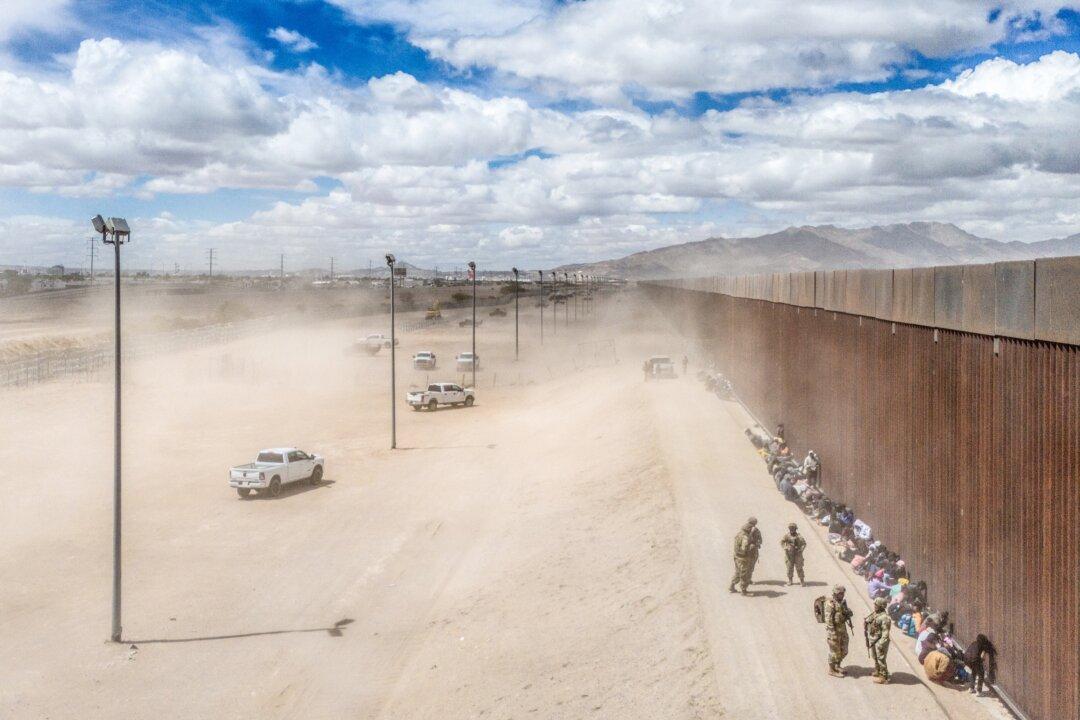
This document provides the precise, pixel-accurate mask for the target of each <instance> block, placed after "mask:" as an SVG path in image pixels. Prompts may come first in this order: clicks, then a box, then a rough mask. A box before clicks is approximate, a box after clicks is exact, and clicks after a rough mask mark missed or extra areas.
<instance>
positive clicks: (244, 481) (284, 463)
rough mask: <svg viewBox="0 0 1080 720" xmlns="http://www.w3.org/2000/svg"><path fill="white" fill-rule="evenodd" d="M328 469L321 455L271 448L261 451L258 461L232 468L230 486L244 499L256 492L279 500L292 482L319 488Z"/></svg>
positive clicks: (291, 449) (230, 470)
mask: <svg viewBox="0 0 1080 720" xmlns="http://www.w3.org/2000/svg"><path fill="white" fill-rule="evenodd" d="M325 466H326V461H325V460H324V459H323V457H322V456H321V455H309V454H307V453H306V452H304V451H303V450H297V449H296V448H269V449H267V450H260V451H259V456H258V457H257V458H255V462H253V463H248V464H247V465H237V466H236V467H234V468H230V469H229V486H230V487H234V488H236V492H237V494H238V495H239V496H240V497H242V498H246V497H247V496H248V495H250V494H251V491H252V490H255V491H257V492H260V493H261V492H266V493H268V494H269V495H270V496H271V497H277V496H278V495H280V494H281V487H282V486H283V485H286V484H288V483H294V482H301V481H304V480H306V481H308V482H309V483H311V484H312V485H318V484H319V483H320V482H321V481H322V477H323V469H324V468H325Z"/></svg>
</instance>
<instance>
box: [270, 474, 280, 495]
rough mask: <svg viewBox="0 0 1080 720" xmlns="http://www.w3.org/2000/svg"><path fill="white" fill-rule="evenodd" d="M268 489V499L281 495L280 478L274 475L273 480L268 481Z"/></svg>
mask: <svg viewBox="0 0 1080 720" xmlns="http://www.w3.org/2000/svg"><path fill="white" fill-rule="evenodd" d="M268 489H269V491H270V497H278V496H279V495H281V478H279V477H278V476H277V475H275V476H274V478H273V480H271V481H270V487H269V488H268Z"/></svg>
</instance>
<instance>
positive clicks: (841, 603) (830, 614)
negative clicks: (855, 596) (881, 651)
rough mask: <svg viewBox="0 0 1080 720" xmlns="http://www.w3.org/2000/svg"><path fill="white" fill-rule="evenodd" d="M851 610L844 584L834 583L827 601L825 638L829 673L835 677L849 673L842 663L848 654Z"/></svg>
mask: <svg viewBox="0 0 1080 720" xmlns="http://www.w3.org/2000/svg"><path fill="white" fill-rule="evenodd" d="M850 623H851V610H849V609H848V606H847V601H845V600H844V587H843V585H834V586H833V591H832V597H831V598H829V599H828V600H826V601H825V640H826V642H827V643H828V644H829V674H830V675H832V676H833V677H845V676H846V675H847V673H846V672H844V669H843V668H842V667H840V663H842V662H843V661H844V658H846V657H847V654H848V628H847V626H848V625H849V624H850Z"/></svg>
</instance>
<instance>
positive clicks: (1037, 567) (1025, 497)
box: [647, 271, 1080, 720]
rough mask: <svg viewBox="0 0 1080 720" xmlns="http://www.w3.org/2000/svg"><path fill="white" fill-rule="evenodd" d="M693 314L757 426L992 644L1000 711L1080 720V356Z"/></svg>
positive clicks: (724, 301) (779, 307) (900, 330)
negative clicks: (812, 469) (809, 467)
mask: <svg viewBox="0 0 1080 720" xmlns="http://www.w3.org/2000/svg"><path fill="white" fill-rule="evenodd" d="M898 272H899V271H898ZM916 274H917V273H913V281H912V286H913V296H915V295H919V293H920V292H921V293H922V294H923V297H924V298H925V296H926V288H925V287H924V288H923V289H922V290H919V289H918V286H919V283H920V282H923V283H924V285H925V278H922V279H920V278H918V277H914V276H915V275H916ZM819 277H820V276H819ZM826 277H828V275H826ZM826 282H828V281H826ZM901 282H903V281H901ZM931 287H932V286H931ZM647 292H649V294H650V295H651V296H653V297H654V298H655V299H656V300H657V301H658V302H660V303H661V304H665V303H668V304H671V305H670V307H671V309H672V310H674V309H675V308H678V307H680V306H681V305H679V303H680V302H681V301H680V300H679V298H678V297H677V295H678V291H673V292H674V295H666V294H664V293H659V292H658V290H657V289H656V288H654V287H652V288H647ZM1054 292H1055V293H1065V294H1066V295H1065V299H1064V300H1061V302H1062V303H1063V306H1064V303H1066V302H1067V300H1068V297H1067V290H1066V289H1062V288H1057V289H1054ZM932 296H933V295H932V291H931V294H930V297H932ZM1058 297H1059V295H1055V296H1054V298H1053V301H1057V300H1058ZM919 302H920V301H919V300H915V301H914V302H913V305H914V306H915V307H918V306H919ZM1048 302H1049V301H1048ZM696 307H697V310H696V312H700V313H702V314H703V316H704V317H703V318H701V319H697V320H695V322H694V323H693V325H694V326H697V327H699V328H703V329H706V328H707V329H708V330H707V335H705V336H703V338H702V342H703V345H704V347H705V348H706V350H707V351H708V352H709V353H710V354H711V355H712V358H713V359H714V360H715V361H716V362H717V364H718V365H719V367H720V368H721V369H722V370H723V372H724V373H725V374H726V375H727V376H728V377H729V378H730V379H731V380H732V382H733V383H734V385H735V388H736V390H737V392H738V393H739V395H740V397H741V398H742V399H743V400H744V402H746V404H747V405H748V406H749V407H750V408H751V409H752V410H753V411H754V413H755V415H756V416H757V417H758V418H760V419H761V421H762V422H765V423H768V424H769V425H770V426H775V424H777V423H780V422H783V423H784V424H785V427H786V439H787V440H788V442H789V443H791V445H792V448H793V450H794V451H795V452H796V454H797V455H802V454H804V453H805V452H806V451H808V450H810V449H814V450H816V451H817V452H818V453H819V455H820V456H821V459H822V466H823V468H822V481H823V485H824V488H825V490H826V491H827V492H828V493H829V495H830V496H832V497H833V498H835V499H837V500H840V501H842V502H846V503H848V504H850V505H851V506H852V507H853V508H854V509H855V511H856V513H857V514H858V515H859V516H860V517H861V518H862V519H864V520H865V521H866V522H867V523H868V524H869V525H870V526H871V527H872V528H873V530H874V534H875V536H876V537H877V538H878V539H880V540H882V541H883V542H885V543H886V544H887V545H888V546H889V547H890V548H892V549H894V550H895V551H897V552H899V553H900V554H901V555H902V556H903V557H904V558H905V559H906V560H907V563H908V566H909V568H910V570H911V572H912V574H913V576H914V577H915V578H917V579H925V580H926V581H927V583H928V586H929V596H930V598H929V599H930V603H931V605H933V606H934V607H935V608H938V609H948V610H950V612H951V614H952V617H953V618H954V620H955V622H956V630H957V635H958V637H960V638H961V639H965V640H969V641H970V639H972V638H974V636H975V635H976V634H977V633H980V632H982V633H986V634H987V635H988V636H989V637H990V638H991V639H992V640H993V641H994V643H995V644H996V645H997V647H998V650H999V672H998V682H999V686H1000V687H1001V688H1002V689H1003V690H1004V691H1005V692H1006V693H1008V695H1009V696H1010V698H1011V699H1012V700H1013V701H1014V702H1015V703H1016V704H1017V705H1018V706H1019V707H1020V708H1022V709H1023V710H1024V712H1025V713H1026V714H1027V715H1028V717H1030V718H1032V719H1033V720H1061V719H1062V718H1077V717H1080V675H1078V670H1077V668H1078V667H1080V347H1078V346H1076V345H1070V344H1064V343H1051V342H1041V341H1030V340H1023V339H1012V338H998V339H996V340H995V338H994V337H991V336H984V335H976V334H971V333H966V332H958V331H952V330H937V331H935V329H934V328H932V327H921V326H918V325H914V324H896V325H894V324H893V323H892V322H890V321H887V320H876V319H870V318H859V317H856V316H852V315H848V314H844V313H835V312H830V311H825V310H821V309H808V308H801V307H796V306H793V305H786V304H778V303H772V302H765V301H760V300H750V299H742V298H734V297H728V296H723V295H715V296H714V297H712V298H706V299H704V300H701V301H700V304H699V305H698V306H696ZM929 312H930V313H931V314H932V313H933V307H932V306H931V307H930V309H929ZM916 315H918V311H916ZM1050 327H1053V325H1052V324H1051V325H1050ZM770 429H771V427H770Z"/></svg>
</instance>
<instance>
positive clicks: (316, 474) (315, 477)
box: [308, 465, 322, 485]
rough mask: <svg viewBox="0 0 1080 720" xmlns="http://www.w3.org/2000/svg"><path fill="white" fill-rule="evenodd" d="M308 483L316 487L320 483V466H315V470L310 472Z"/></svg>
mask: <svg viewBox="0 0 1080 720" xmlns="http://www.w3.org/2000/svg"><path fill="white" fill-rule="evenodd" d="M308 482H309V483H310V484H312V485H318V484H319V483H321V482H322V465H316V466H315V469H314V470H312V471H311V477H309V478H308Z"/></svg>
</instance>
